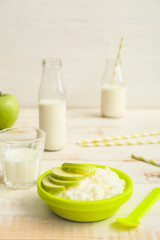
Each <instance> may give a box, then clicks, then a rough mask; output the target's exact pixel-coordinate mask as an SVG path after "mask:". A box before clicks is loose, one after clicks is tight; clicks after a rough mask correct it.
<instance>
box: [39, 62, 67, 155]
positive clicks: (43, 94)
mask: <svg viewBox="0 0 160 240" xmlns="http://www.w3.org/2000/svg"><path fill="white" fill-rule="evenodd" d="M42 65H43V72H42V81H41V86H40V91H39V127H40V129H42V130H44V131H45V132H46V142H45V150H48V151H57V150H61V149H63V147H64V145H65V140H66V98H65V87H64V84H63V81H62V72H61V66H62V64H61V60H60V59H58V58H53V59H44V60H43V62H42Z"/></svg>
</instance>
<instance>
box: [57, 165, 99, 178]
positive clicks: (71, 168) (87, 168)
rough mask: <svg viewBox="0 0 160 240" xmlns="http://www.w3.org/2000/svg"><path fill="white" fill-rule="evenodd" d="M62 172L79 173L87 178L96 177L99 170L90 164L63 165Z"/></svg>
mask: <svg viewBox="0 0 160 240" xmlns="http://www.w3.org/2000/svg"><path fill="white" fill-rule="evenodd" d="M61 168H62V170H63V171H66V172H69V173H79V174H82V175H85V176H90V175H95V172H96V171H97V168H96V167H95V166H92V165H90V164H83V163H82V164H80V163H63V165H62V167H61Z"/></svg>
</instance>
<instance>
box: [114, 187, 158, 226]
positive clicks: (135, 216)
mask: <svg viewBox="0 0 160 240" xmlns="http://www.w3.org/2000/svg"><path fill="white" fill-rule="evenodd" d="M159 198H160V188H155V189H153V191H152V192H150V194H149V195H148V196H147V197H146V198H145V199H144V200H143V201H142V202H141V203H140V204H139V206H138V207H137V208H136V209H135V210H134V211H133V212H132V213H131V214H130V215H129V216H128V217H124V218H117V221H118V222H119V223H120V224H122V225H124V226H127V227H137V226H138V225H139V224H140V222H139V220H140V219H141V218H142V217H143V216H144V215H145V214H146V212H147V211H148V210H149V209H150V208H151V207H152V206H153V205H154V203H155V202H156V201H157V200H158V199H159Z"/></svg>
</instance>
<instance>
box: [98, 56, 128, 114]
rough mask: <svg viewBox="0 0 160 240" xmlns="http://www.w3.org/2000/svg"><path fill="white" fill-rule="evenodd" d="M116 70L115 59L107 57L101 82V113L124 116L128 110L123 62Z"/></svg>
mask: <svg viewBox="0 0 160 240" xmlns="http://www.w3.org/2000/svg"><path fill="white" fill-rule="evenodd" d="M114 71H115V59H107V65H106V69H105V71H104V74H103V76H102V84H101V115H102V116H103V117H113V118H114V117H122V116H123V115H124V114H125V110H126V85H125V82H124V78H123V74H122V71H121V62H120V63H119V65H118V66H117V68H116V74H115V77H114V78H113V73H114Z"/></svg>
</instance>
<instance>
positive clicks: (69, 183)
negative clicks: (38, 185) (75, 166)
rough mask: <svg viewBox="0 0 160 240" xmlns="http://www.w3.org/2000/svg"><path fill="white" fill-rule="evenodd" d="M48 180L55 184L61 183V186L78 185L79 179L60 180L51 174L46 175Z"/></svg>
mask: <svg viewBox="0 0 160 240" xmlns="http://www.w3.org/2000/svg"><path fill="white" fill-rule="evenodd" d="M48 178H49V181H50V182H52V183H54V184H57V185H61V186H65V187H74V186H77V185H79V181H65V180H60V179H56V178H54V177H53V176H52V175H51V174H50V175H49V176H48Z"/></svg>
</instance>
